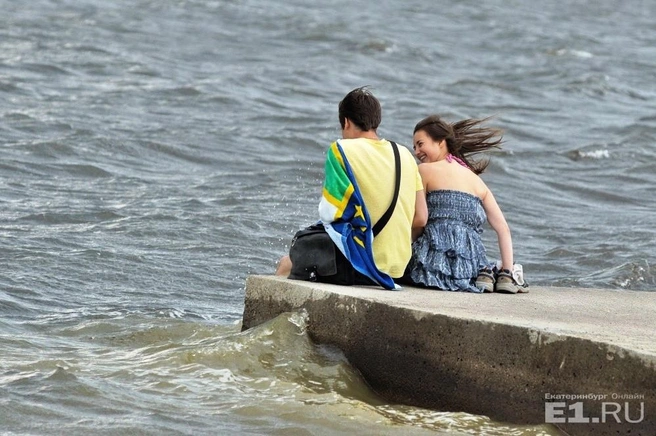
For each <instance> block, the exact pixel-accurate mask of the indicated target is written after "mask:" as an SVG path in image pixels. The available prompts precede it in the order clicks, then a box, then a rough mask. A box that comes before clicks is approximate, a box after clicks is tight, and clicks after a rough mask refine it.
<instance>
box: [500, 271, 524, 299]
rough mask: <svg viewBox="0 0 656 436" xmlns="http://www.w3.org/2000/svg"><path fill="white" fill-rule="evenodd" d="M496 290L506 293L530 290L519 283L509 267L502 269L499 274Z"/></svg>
mask: <svg viewBox="0 0 656 436" xmlns="http://www.w3.org/2000/svg"><path fill="white" fill-rule="evenodd" d="M494 290H495V292H503V293H505V294H517V293H519V294H525V293H527V292H528V289H527V288H526V287H523V286H520V285H518V284H517V282H516V281H515V279H514V278H513V275H512V272H510V270H507V269H502V270H500V271H499V273H498V274H497V283H496V286H495V288H494Z"/></svg>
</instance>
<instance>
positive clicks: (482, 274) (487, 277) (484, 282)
mask: <svg viewBox="0 0 656 436" xmlns="http://www.w3.org/2000/svg"><path fill="white" fill-rule="evenodd" d="M494 282H495V280H494V273H493V272H492V270H491V269H489V268H483V269H482V270H480V271H479V273H478V277H476V287H477V288H478V289H480V290H482V291H483V292H492V291H494Z"/></svg>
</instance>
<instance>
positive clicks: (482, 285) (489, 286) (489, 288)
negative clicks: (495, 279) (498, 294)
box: [476, 282, 494, 292]
mask: <svg viewBox="0 0 656 436" xmlns="http://www.w3.org/2000/svg"><path fill="white" fill-rule="evenodd" d="M476 287H477V288H478V289H480V290H482V291H483V292H494V283H489V282H476Z"/></svg>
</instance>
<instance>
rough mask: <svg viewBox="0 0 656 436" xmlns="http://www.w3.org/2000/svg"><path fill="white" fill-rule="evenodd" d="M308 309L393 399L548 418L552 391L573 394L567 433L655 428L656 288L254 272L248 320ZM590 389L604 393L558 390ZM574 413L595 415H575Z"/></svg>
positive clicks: (500, 416) (315, 325) (318, 332)
mask: <svg viewBox="0 0 656 436" xmlns="http://www.w3.org/2000/svg"><path fill="white" fill-rule="evenodd" d="M301 308H303V309H305V310H306V311H307V312H308V315H309V322H308V333H309V334H310V337H311V338H312V339H313V340H314V341H315V342H317V343H330V344H334V345H336V346H338V347H339V348H341V349H342V350H343V351H344V353H345V355H346V357H347V358H348V359H349V361H350V362H351V364H353V365H354V366H355V367H356V368H358V369H359V370H360V372H361V373H362V374H363V376H364V377H365V379H366V380H367V381H368V383H369V384H370V385H371V387H372V388H373V389H374V390H376V392H378V393H379V394H380V395H382V396H383V397H385V398H388V399H389V400H390V401H395V402H399V403H405V404H411V405H416V406H421V407H427V408H432V409H438V410H445V411H464V412H469V413H474V414H480V415H486V416H489V417H490V418H492V419H495V420H498V421H502V422H510V423H515V424H544V423H545V402H547V399H546V398H547V396H548V395H551V396H552V397H549V401H555V402H567V403H568V405H567V406H564V405H563V406H562V407H561V406H559V405H558V406H557V407H556V409H557V411H560V410H562V415H560V417H561V418H565V417H569V418H568V420H569V422H565V423H562V424H557V425H558V427H559V428H561V429H562V430H564V431H566V432H567V433H568V434H571V435H611V434H612V435H618V434H622V435H623V434H631V435H645V436H646V435H649V436H653V435H654V434H656V292H632V291H615V290H603V289H581V288H549V287H546V288H540V287H531V292H530V293H529V294H524V295H504V294H469V293H452V292H442V291H432V290H425V289H418V288H411V287H406V288H404V290H403V291H398V292H395V291H385V290H382V289H379V288H373V287H345V286H334V285H327V284H317V283H310V282H302V281H295V280H288V279H286V278H281V277H275V276H249V277H248V278H247V280H246V296H245V305H244V316H243V324H242V325H243V329H247V328H250V327H253V326H256V325H258V324H261V323H263V322H265V321H267V320H269V319H272V318H274V317H276V316H278V315H279V314H281V313H284V312H289V311H294V310H299V309H301ZM588 394H592V395H595V396H597V398H599V396H603V395H606V397H605V398H599V399H598V400H595V399H592V398H582V399H569V400H566V399H559V398H557V397H556V398H553V396H554V395H588ZM579 401H580V402H581V403H580V404H579V405H576V404H574V403H576V402H579ZM603 402H606V403H611V402H612V403H617V404H618V405H619V406H620V407H621V410H620V411H619V412H617V414H616V415H614V414H612V413H611V412H613V411H615V410H616V406H614V405H611V404H606V405H604V404H602V403H603ZM570 407H572V408H570ZM603 407H606V408H605V409H603ZM577 408H582V412H581V411H580V410H577ZM641 408H642V409H641ZM604 410H605V411H606V413H604ZM641 411H642V412H644V413H642V416H643V418H642V419H640V418H641ZM556 413H557V412H556ZM577 414H578V416H579V417H582V418H584V419H585V418H590V419H591V420H592V421H590V422H592V423H590V424H581V423H572V422H571V419H572V417H575V416H577ZM594 418H599V423H594ZM617 419H619V420H620V421H621V422H619V423H618V422H617ZM603 421H606V422H605V423H604V422H603ZM628 421H634V422H633V423H631V422H628ZM635 421H639V422H635Z"/></svg>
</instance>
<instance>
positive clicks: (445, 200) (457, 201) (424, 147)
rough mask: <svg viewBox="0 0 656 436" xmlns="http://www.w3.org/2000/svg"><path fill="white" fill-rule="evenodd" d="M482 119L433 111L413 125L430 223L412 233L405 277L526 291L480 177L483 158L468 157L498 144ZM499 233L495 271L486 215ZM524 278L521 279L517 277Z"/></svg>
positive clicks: (497, 134)
mask: <svg viewBox="0 0 656 436" xmlns="http://www.w3.org/2000/svg"><path fill="white" fill-rule="evenodd" d="M485 121H486V119H482V120H477V119H467V120H463V121H459V122H457V123H454V124H450V123H447V122H445V121H444V120H442V119H441V118H440V117H439V116H437V115H431V116H429V117H427V118H425V119H423V120H421V121H420V122H419V123H417V125H416V126H415V129H414V135H413V144H414V147H413V148H414V151H415V156H416V157H417V159H418V160H419V161H421V163H420V164H419V173H420V174H421V177H422V180H423V184H424V192H426V200H427V203H428V223H427V224H426V227H425V228H424V230H423V232H422V233H421V234H415V235H414V236H415V237H416V239H415V241H414V243H413V246H412V248H413V255H412V259H411V260H410V263H409V264H408V268H407V270H406V273H405V276H404V279H405V280H404V281H406V282H407V281H409V282H410V283H412V284H415V285H420V286H426V287H431V288H438V289H443V290H449V291H470V292H492V291H497V292H506V293H513V294H514V293H518V292H527V290H526V289H525V288H524V287H521V286H520V285H518V284H517V280H515V278H514V277H513V273H512V271H513V269H514V262H513V247H512V239H511V236H510V229H509V227H508V224H507V223H506V219H505V218H504V216H503V213H502V212H501V209H500V208H499V205H498V204H497V202H496V200H495V199H494V195H492V192H491V191H490V189H489V188H488V187H487V185H486V184H485V183H484V182H483V180H482V179H481V178H480V177H479V174H481V173H482V172H483V171H484V170H485V168H486V167H487V165H488V162H487V161H479V162H474V161H472V160H471V159H470V156H471V155H472V154H475V153H481V152H485V151H487V150H489V149H490V148H499V146H500V144H501V143H502V132H501V131H500V130H498V129H493V128H486V127H481V124H482V123H483V122H485ZM486 219H487V221H488V222H489V223H490V225H491V226H492V228H493V229H494V231H495V232H496V233H497V237H498V241H499V251H500V254H501V265H500V269H499V270H498V271H496V270H497V268H496V267H495V266H494V264H491V263H490V262H489V261H488V259H487V257H486V254H485V247H484V246H483V242H482V241H481V237H480V234H481V233H482V225H483V223H484V222H485V220H486ZM520 281H522V282H523V280H520Z"/></svg>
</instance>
